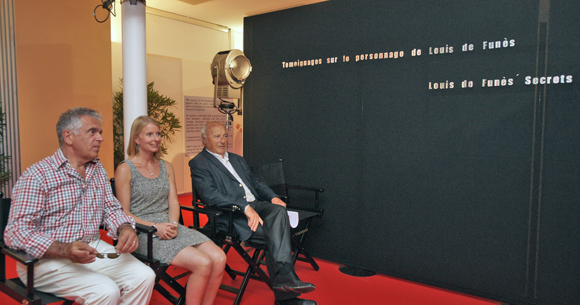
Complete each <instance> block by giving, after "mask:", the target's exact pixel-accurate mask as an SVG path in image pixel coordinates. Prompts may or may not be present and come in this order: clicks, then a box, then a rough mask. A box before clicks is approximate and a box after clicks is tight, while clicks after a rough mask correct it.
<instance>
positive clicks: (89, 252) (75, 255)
mask: <svg viewBox="0 0 580 305" xmlns="http://www.w3.org/2000/svg"><path fill="white" fill-rule="evenodd" d="M69 245H70V246H67V248H68V249H69V250H68V251H69V257H70V260H71V261H73V263H79V264H90V263H92V262H94V261H95V255H96V254H97V253H98V251H97V249H95V248H93V247H91V246H89V244H87V243H85V242H82V241H74V242H73V243H72V244H69Z"/></svg>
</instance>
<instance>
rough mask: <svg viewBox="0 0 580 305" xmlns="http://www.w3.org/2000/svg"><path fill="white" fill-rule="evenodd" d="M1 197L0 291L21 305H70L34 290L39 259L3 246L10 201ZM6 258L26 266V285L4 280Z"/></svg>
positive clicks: (13, 279)
mask: <svg viewBox="0 0 580 305" xmlns="http://www.w3.org/2000/svg"><path fill="white" fill-rule="evenodd" d="M3 195H4V194H2V193H1V192H0V249H1V250H2V253H0V291H1V292H3V293H4V294H6V295H8V296H9V297H10V298H12V299H14V300H16V301H18V302H20V303H21V304H30V305H40V304H50V303H56V302H61V303H62V304H66V305H72V304H73V303H74V302H73V301H70V300H67V299H63V298H59V297H56V296H54V295H52V294H49V293H44V292H40V291H37V290H34V281H33V279H34V264H36V263H37V262H38V261H39V259H38V258H36V257H34V256H31V255H29V254H27V253H26V252H24V251H20V250H15V249H11V248H9V247H8V246H6V245H5V244H4V229H5V228H6V224H7V223H8V214H9V213H10V204H11V200H10V198H3ZM7 256H8V257H10V258H12V259H14V260H16V261H17V262H20V263H22V264H24V265H25V266H26V268H27V270H28V279H29V280H28V283H27V285H24V283H22V281H20V279H19V278H18V277H16V278H12V279H7V278H6V257H7Z"/></svg>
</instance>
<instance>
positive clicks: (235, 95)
mask: <svg viewBox="0 0 580 305" xmlns="http://www.w3.org/2000/svg"><path fill="white" fill-rule="evenodd" d="M250 72H252V65H251V64H250V60H249V59H248V58H247V57H246V55H244V52H242V51H240V50H237V49H233V50H229V51H222V52H219V53H217V54H216V56H215V57H214V58H213V61H212V63H211V76H212V77H213V84H214V87H215V88H214V95H213V106H214V107H216V108H218V110H219V111H220V112H221V113H224V114H227V117H228V119H227V123H228V124H226V127H228V126H229V124H230V123H231V122H232V121H233V117H232V114H233V113H236V112H237V113H238V114H242V104H243V99H244V92H243V90H244V89H243V86H244V83H245V82H246V78H248V76H249V75H250ZM218 98H219V100H220V101H219V102H218ZM223 98H226V99H238V106H237V107H236V105H235V103H233V102H230V101H226V100H223Z"/></svg>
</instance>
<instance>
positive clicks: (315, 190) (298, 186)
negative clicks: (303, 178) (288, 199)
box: [286, 184, 324, 193]
mask: <svg viewBox="0 0 580 305" xmlns="http://www.w3.org/2000/svg"><path fill="white" fill-rule="evenodd" d="M286 187H287V188H289V189H295V190H304V191H314V192H317V193H322V192H324V189H323V188H321V187H313V186H302V185H293V184H286Z"/></svg>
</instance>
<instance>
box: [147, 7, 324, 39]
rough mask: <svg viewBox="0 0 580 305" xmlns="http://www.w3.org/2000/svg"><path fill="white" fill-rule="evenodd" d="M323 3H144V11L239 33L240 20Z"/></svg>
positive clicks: (241, 28) (242, 22)
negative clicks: (205, 23) (208, 24)
mask: <svg viewBox="0 0 580 305" xmlns="http://www.w3.org/2000/svg"><path fill="white" fill-rule="evenodd" d="M323 1H327V0H147V2H146V3H147V7H152V8H155V9H159V10H163V11H167V12H170V13H174V14H178V15H183V16H186V17H190V18H194V19H199V20H203V21H206V22H210V23H214V24H218V25H221V26H225V27H228V28H231V29H232V30H234V31H236V32H243V29H244V17H248V16H254V15H259V14H264V13H269V12H274V11H279V10H283V9H288V8H292V7H298V6H303V5H307V4H312V3H317V2H323Z"/></svg>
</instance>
